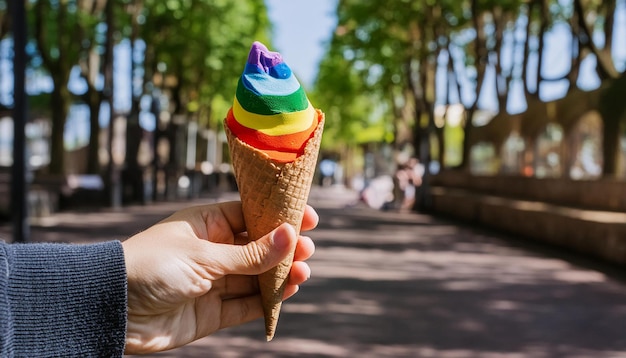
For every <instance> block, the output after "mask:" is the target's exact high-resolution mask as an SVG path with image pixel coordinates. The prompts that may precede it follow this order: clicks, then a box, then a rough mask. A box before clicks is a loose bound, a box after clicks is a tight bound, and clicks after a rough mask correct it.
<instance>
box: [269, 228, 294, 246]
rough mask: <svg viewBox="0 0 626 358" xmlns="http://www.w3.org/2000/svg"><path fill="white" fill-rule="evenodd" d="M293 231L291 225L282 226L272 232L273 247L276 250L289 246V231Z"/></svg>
mask: <svg viewBox="0 0 626 358" xmlns="http://www.w3.org/2000/svg"><path fill="white" fill-rule="evenodd" d="M291 230H294V229H293V227H292V226H291V225H288V224H287V225H282V226H281V227H279V228H278V229H277V230H276V231H275V232H274V238H273V239H274V246H275V247H276V248H277V249H284V248H286V247H287V246H289V241H290V240H289V234H290V233H289V231H291Z"/></svg>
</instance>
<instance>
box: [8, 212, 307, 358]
mask: <svg viewBox="0 0 626 358" xmlns="http://www.w3.org/2000/svg"><path fill="white" fill-rule="evenodd" d="M317 222H318V216H317V213H316V212H315V211H314V210H313V209H312V208H311V207H307V209H306V212H305V215H304V219H303V222H302V230H303V231H306V230H311V229H313V228H314V227H315V226H316V225H317ZM314 249H315V247H314V244H313V242H312V241H311V239H310V238H308V237H306V236H299V235H298V234H297V233H296V231H295V230H294V228H293V227H292V226H291V225H288V224H283V225H280V226H279V227H277V228H276V229H275V230H273V231H272V232H270V233H268V234H267V235H266V236H264V237H263V238H261V239H259V240H258V241H253V242H249V243H248V240H247V236H246V233H245V224H244V221H243V215H242V211H241V203H239V202H230V203H221V204H215V205H207V206H199V207H193V208H188V209H184V210H181V211H179V212H176V213H174V214H173V215H172V216H170V217H168V218H166V219H164V220H163V221H161V222H159V223H157V224H155V225H154V226H152V227H150V228H148V229H147V230H145V231H142V232H140V233H138V234H136V235H134V236H133V237H131V238H130V239H128V240H126V241H124V242H122V243H120V242H119V241H110V242H104V243H98V244H92V245H71V244H6V243H0V356H2V357H13V356H15V357H121V356H122V355H123V354H124V353H126V354H138V353H150V352H158V351H163V350H168V349H172V348H176V347H180V346H182V345H185V344H187V343H190V342H192V341H194V340H197V339H199V338H202V337H205V336H207V335H209V334H211V333H213V332H215V331H217V330H219V329H222V328H226V327H230V326H235V325H240V324H242V323H245V322H248V321H251V320H254V319H257V318H260V317H262V316H263V312H262V306H261V299H260V297H259V291H258V284H257V279H256V275H258V274H260V273H262V272H265V271H267V270H269V269H270V268H272V267H274V266H275V265H277V264H278V263H279V262H280V261H281V260H282V259H283V258H285V257H287V255H289V253H290V252H293V251H294V250H295V256H294V263H293V267H292V269H291V273H290V276H289V282H288V284H287V287H286V289H285V294H284V298H285V299H286V298H288V297H290V296H292V295H293V294H295V293H296V292H297V290H298V285H299V284H302V283H303V282H305V281H306V280H307V279H308V277H309V275H310V269H309V267H308V265H307V264H306V263H305V262H304V261H306V260H307V259H308V258H309V257H310V256H311V255H312V254H313V251H314Z"/></svg>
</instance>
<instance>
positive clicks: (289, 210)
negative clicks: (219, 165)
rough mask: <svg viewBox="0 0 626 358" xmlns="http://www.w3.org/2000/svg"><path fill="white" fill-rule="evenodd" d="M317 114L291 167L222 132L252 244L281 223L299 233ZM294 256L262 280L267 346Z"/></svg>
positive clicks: (318, 136) (317, 137)
mask: <svg viewBox="0 0 626 358" xmlns="http://www.w3.org/2000/svg"><path fill="white" fill-rule="evenodd" d="M316 113H317V115H318V118H319V124H318V126H317V128H316V130H315V132H314V133H313V135H312V137H311V139H309V141H308V142H307V144H306V146H305V148H304V153H303V154H302V155H300V156H298V157H297V158H296V160H295V161H293V162H289V163H280V162H276V161H274V160H272V159H271V158H269V157H268V156H267V154H265V153H263V152H262V151H259V150H258V149H256V148H254V147H251V146H250V145H248V144H246V143H244V142H243V141H241V140H239V139H238V138H237V137H236V136H235V135H233V133H232V132H231V131H230V130H229V129H228V126H227V125H225V126H224V127H225V131H226V136H227V138H228V146H229V149H230V156H231V161H232V164H233V169H234V171H235V180H236V181H237V186H238V188H239V195H240V196H241V203H242V209H243V217H244V220H245V223H246V228H247V232H248V237H249V238H250V240H258V239H259V238H261V237H262V236H264V235H266V234H267V233H269V232H271V231H272V230H274V229H275V228H276V227H278V226H280V225H281V224H282V223H289V224H291V225H292V226H293V227H295V229H296V232H298V233H299V232H300V226H301V224H302V218H303V216H304V210H305V208H306V204H307V200H308V197H309V192H310V190H311V184H312V182H313V174H314V173H315V166H316V165H317V156H318V153H319V148H320V143H321V140H322V132H323V130H324V113H323V112H321V111H320V110H316ZM293 254H294V253H293V252H292V253H291V254H290V255H289V256H288V257H287V258H285V259H284V260H283V261H282V262H281V263H280V264H278V266H276V267H274V268H273V269H271V270H269V271H267V272H265V273H263V274H261V275H259V288H260V291H261V299H262V303H263V313H264V317H265V334H266V338H267V340H268V341H271V340H272V338H274V334H275V332H276V326H277V324H278V316H279V314H280V309H281V305H282V297H283V292H284V290H285V286H286V284H287V279H288V276H289V271H290V270H291V264H292V262H293Z"/></svg>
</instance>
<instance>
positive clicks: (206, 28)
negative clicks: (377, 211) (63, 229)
mask: <svg viewBox="0 0 626 358" xmlns="http://www.w3.org/2000/svg"><path fill="white" fill-rule="evenodd" d="M18 3H20V2H18ZM9 5H10V3H9V2H6V1H1V2H0V16H1V20H0V21H1V24H0V30H1V32H0V38H1V39H2V40H1V42H0V166H1V167H2V168H3V169H1V170H2V172H7V171H8V169H7V168H9V167H10V166H11V165H12V163H13V156H12V152H13V143H14V141H13V136H14V134H13V121H12V109H13V107H14V103H15V102H14V98H13V95H14V91H13V87H14V86H13V79H14V72H15V71H24V73H25V93H26V96H27V101H26V103H27V108H28V110H27V112H26V113H27V116H26V124H25V129H24V132H25V137H26V144H25V145H26V158H25V163H26V165H27V167H28V168H27V169H28V170H29V173H31V179H30V182H31V183H32V188H31V192H32V194H31V196H32V197H35V198H33V199H32V200H31V201H33V200H34V201H36V202H37V205H39V206H38V207H34V208H33V210H31V211H32V212H34V213H38V212H41V211H44V212H46V211H55V210H58V209H59V208H60V207H63V205H66V204H67V205H71V204H73V201H72V199H73V200H74V201H76V200H79V199H80V198H79V195H78V194H79V192H81V194H82V195H83V196H88V198H82V199H83V201H85V200H86V201H87V202H89V203H92V204H95V203H97V204H98V205H123V204H124V203H135V202H140V203H141V202H149V201H154V200H163V199H172V198H176V197H181V196H194V195H199V193H200V192H202V191H205V190H214V189H216V188H218V187H219V186H220V185H223V186H224V188H225V187H226V186H227V185H232V182H231V180H230V179H229V177H228V174H229V172H230V171H229V170H230V169H229V165H228V163H229V159H228V151H227V150H225V148H226V147H225V141H224V135H223V131H222V119H223V117H224V114H225V113H226V112H227V110H228V108H229V106H230V102H231V100H232V96H233V93H234V90H235V86H236V78H237V77H238V76H239V74H240V71H241V68H242V64H243V63H244V61H245V58H246V57H245V56H246V54H247V51H248V49H249V46H250V44H251V42H252V41H254V40H260V41H262V42H265V43H267V44H268V46H269V47H270V48H272V49H274V50H277V51H281V52H282V53H283V55H284V57H285V59H286V61H287V62H288V63H290V64H291V65H292V67H294V71H295V72H296V74H297V75H298V76H299V77H300V78H301V81H302V82H303V84H304V85H305V87H306V88H307V90H308V93H309V95H310V97H311V100H312V102H313V103H314V104H315V106H317V107H319V108H322V109H324V111H325V112H326V118H327V124H326V132H325V134H324V143H323V150H322V153H321V159H322V160H325V162H324V163H325V165H324V168H325V172H324V175H323V176H324V177H325V178H326V177H328V178H327V179H326V180H325V181H323V180H320V183H322V182H324V183H326V184H337V183H340V184H344V185H346V186H348V187H351V188H354V189H355V190H358V191H362V190H364V189H365V188H366V187H367V186H368V185H370V183H371V182H372V180H375V179H377V178H379V177H383V178H385V177H386V179H387V180H386V181H387V182H389V180H392V181H393V175H394V173H395V172H396V171H397V170H398V167H401V166H405V165H407V163H408V162H409V160H410V159H411V158H415V159H417V160H418V162H419V163H418V165H419V170H418V172H419V173H420V175H422V176H423V177H424V181H423V183H422V184H423V185H422V188H421V189H419V190H420V191H423V192H426V194H428V190H429V184H431V180H430V176H431V175H434V174H438V173H440V172H443V171H446V170H451V169H454V170H462V171H463V172H464V173H470V174H473V175H483V176H485V175H487V176H503V175H507V176H523V177H533V178H562V179H574V180H592V179H599V178H607V177H610V178H620V179H621V178H623V177H624V176H625V175H626V165H625V161H626V159H625V158H626V156H625V155H624V152H626V140H625V133H626V129H625V126H624V112H625V111H624V100H623V98H624V97H623V96H622V93H623V91H622V89H623V88H624V86H625V84H624V83H626V75H624V69H625V67H626V66H625V60H626V46H624V44H623V39H624V38H625V37H626V5H625V3H624V1H618V0H614V1H608V2H607V1H589V0H576V1H573V0H572V1H567V0H560V1H547V0H542V1H534V0H533V1H508V2H500V1H439V2H430V1H408V0H407V1H399V0H398V1H393V2H391V3H378V2H373V1H371V2H361V1H349V0H346V1H326V2H319V3H315V4H308V3H306V2H289V3H281V2H279V1H266V2H264V1H262V0H246V1H238V2H234V3H232V2H228V1H219V0H215V1H200V0H196V1H194V0H186V1H183V0H170V1H149V0H144V1H122V0H119V1H105V0H92V1H26V2H24V6H25V13H26V15H25V18H24V19H18V18H17V17H14V16H12V15H11V11H10V9H11V6H9ZM298 14H300V15H298ZM15 21H20V22H21V21H24V22H25V24H24V29H26V33H27V37H26V42H25V44H24V51H25V59H26V61H25V63H23V64H22V65H23V67H24V68H23V69H22V68H14V66H13V62H12V61H13V52H14V51H13V50H14V34H13V33H12V31H11V29H12V28H13V27H12V26H13V25H15V24H12V22H15ZM20 67H21V66H20ZM3 177H7V176H6V175H4V176H3ZM5 181H6V180H5ZM387 186H389V185H387ZM57 193H60V194H61V195H60V196H58V197H57V195H56V194H57ZM72 197H73V198H72ZM420 197H424V198H425V197H427V195H423V196H420ZM426 200H427V199H424V201H426ZM384 201H385V200H383V202H384ZM31 204H32V203H31ZM419 204H420V202H419V200H418V202H417V203H416V206H417V205H419ZM421 204H422V206H423V207H427V206H428V203H427V202H422V203H421ZM380 205H382V204H380ZM7 207H8V203H7V202H6V200H5V202H2V205H1V206H0V211H1V212H3V213H5V214H6V212H7Z"/></svg>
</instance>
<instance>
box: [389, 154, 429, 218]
mask: <svg viewBox="0 0 626 358" xmlns="http://www.w3.org/2000/svg"><path fill="white" fill-rule="evenodd" d="M423 175H424V166H423V165H422V164H420V162H419V160H418V159H417V158H411V159H409V160H408V161H407V162H406V163H402V164H398V168H397V170H396V172H395V174H394V202H395V203H396V208H398V209H401V210H407V209H411V208H413V205H414V204H415V195H416V192H417V188H418V187H419V186H420V185H422V176H423Z"/></svg>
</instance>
